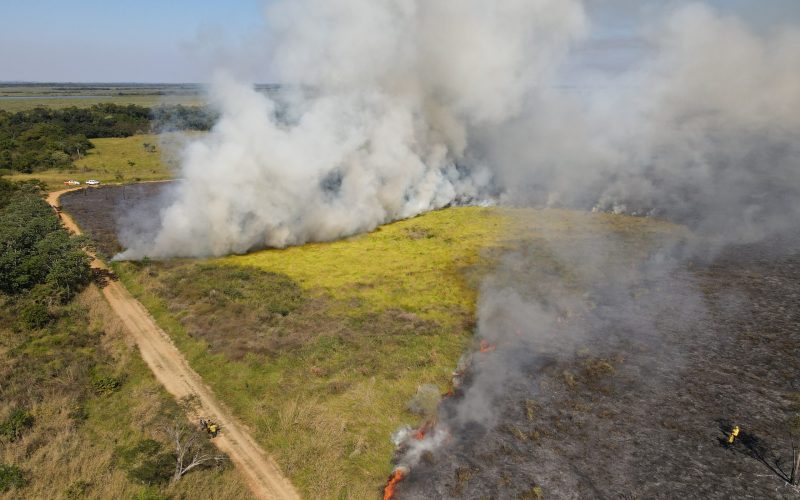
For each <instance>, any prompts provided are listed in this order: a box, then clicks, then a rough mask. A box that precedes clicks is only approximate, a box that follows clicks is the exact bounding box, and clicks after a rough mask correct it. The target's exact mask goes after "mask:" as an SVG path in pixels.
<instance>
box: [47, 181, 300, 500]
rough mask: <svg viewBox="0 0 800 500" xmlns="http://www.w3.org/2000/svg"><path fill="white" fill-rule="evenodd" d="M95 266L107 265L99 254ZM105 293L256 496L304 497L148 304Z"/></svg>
mask: <svg viewBox="0 0 800 500" xmlns="http://www.w3.org/2000/svg"><path fill="white" fill-rule="evenodd" d="M67 191H72V190H71V189H67V190H63V191H58V192H54V193H50V194H49V195H48V197H47V202H48V203H50V205H52V206H53V207H57V206H58V198H59V197H60V196H61V195H62V194H63V193H65V192H67ZM61 220H62V223H63V224H64V226H65V227H66V228H67V229H69V230H70V231H72V232H74V233H76V234H80V228H78V226H77V224H75V221H74V220H72V218H71V217H69V215H67V214H64V213H62V214H61ZM92 267H95V268H98V269H107V268H106V266H105V264H103V263H102V262H101V261H100V260H98V259H95V260H94V261H93V262H92ZM103 294H104V295H105V297H106V300H108V302H109V304H110V305H111V307H112V309H113V310H114V312H115V313H116V314H117V316H119V318H120V319H121V320H122V322H123V324H124V325H125V327H126V328H127V329H128V331H129V332H130V335H131V336H132V337H133V339H134V340H135V341H136V344H137V345H138V347H139V351H140V352H141V355H142V358H143V359H144V361H145V363H147V366H149V367H150V369H151V370H152V371H153V373H154V374H155V376H156V379H158V381H159V382H160V383H161V384H162V385H163V386H164V387H165V388H166V389H167V390H168V391H169V392H170V393H171V394H172V395H173V396H175V398H176V399H182V398H185V397H193V398H194V399H195V400H196V401H197V403H198V407H197V410H196V412H197V413H196V414H194V415H189V418H190V419H191V420H192V422H191V423H192V424H193V425H194V424H195V423H196V422H197V419H198V418H200V417H201V416H206V417H209V418H213V419H215V420H217V421H219V422H220V423H221V424H222V429H223V431H222V434H220V435H219V436H218V437H217V438H216V439H214V440H213V443H214V444H215V445H216V446H217V447H218V448H219V449H220V450H221V451H223V452H224V453H226V454H227V455H228V456H229V457H230V458H231V460H232V461H233V463H234V464H235V465H236V467H237V468H238V469H239V470H240V471H241V472H242V474H243V475H244V477H245V479H246V481H247V484H248V486H249V487H250V489H251V490H252V492H253V496H254V497H255V498H269V499H299V498H300V496H299V495H298V494H297V492H296V491H295V489H294V487H293V486H292V484H291V483H290V482H289V480H288V479H287V478H286V477H284V476H283V474H282V473H281V471H280V470H279V469H278V466H277V464H275V462H274V461H273V460H272V459H271V458H270V457H269V456H267V454H266V453H265V452H264V451H263V450H262V449H261V447H260V446H259V445H258V444H256V442H255V441H254V440H253V438H252V437H251V436H250V434H249V432H248V430H247V429H246V428H245V427H244V426H243V425H242V424H241V423H239V422H238V421H237V420H236V419H235V418H234V417H233V415H232V414H231V413H230V411H229V410H228V409H227V408H225V407H224V406H222V404H221V403H220V402H218V401H217V400H216V398H215V397H214V395H213V393H212V392H211V390H210V389H209V388H208V387H207V386H206V385H205V384H204V383H203V381H202V379H201V378H200V376H199V375H198V374H197V373H196V372H195V371H194V370H193V369H192V368H191V367H190V366H189V364H188V362H187V361H186V359H185V358H184V357H183V355H182V354H181V353H180V351H178V349H177V347H175V345H174V344H173V343H172V340H171V339H170V338H169V336H168V335H167V334H166V333H165V332H164V331H163V330H162V329H161V328H159V327H158V325H157V324H156V322H155V320H153V318H152V317H151V316H150V314H149V313H148V312H147V310H146V309H145V308H144V306H142V304H141V303H140V302H139V301H138V300H136V299H135V298H134V297H133V296H132V295H131V294H130V293H129V292H128V290H127V289H126V288H125V287H124V286H123V285H122V284H121V283H119V282H117V281H112V280H109V282H108V284H107V285H106V286H105V287H104V288H103Z"/></svg>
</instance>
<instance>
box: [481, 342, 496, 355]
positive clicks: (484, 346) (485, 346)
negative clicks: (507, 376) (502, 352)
mask: <svg viewBox="0 0 800 500" xmlns="http://www.w3.org/2000/svg"><path fill="white" fill-rule="evenodd" d="M495 349H497V346H496V345H494V344H490V343H489V342H487V341H486V340H481V352H492V351H494V350H495Z"/></svg>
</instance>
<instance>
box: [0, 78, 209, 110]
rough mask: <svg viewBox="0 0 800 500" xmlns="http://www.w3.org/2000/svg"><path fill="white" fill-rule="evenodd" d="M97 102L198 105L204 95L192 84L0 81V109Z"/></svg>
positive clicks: (203, 101) (67, 105)
mask: <svg viewBox="0 0 800 500" xmlns="http://www.w3.org/2000/svg"><path fill="white" fill-rule="evenodd" d="M100 103H113V104H137V105H139V106H146V107H152V106H157V105H159V104H183V105H186V106H200V105H203V104H204V103H205V97H204V92H203V90H202V89H201V88H200V87H199V86H196V85H135V84H129V85H126V84H120V85H106V84H28V85H17V84H0V109H2V110H6V111H11V112H15V111H22V110H26V109H31V108H34V107H36V106H47V107H52V108H66V107H70V106H77V107H89V106H92V105H94V104H100Z"/></svg>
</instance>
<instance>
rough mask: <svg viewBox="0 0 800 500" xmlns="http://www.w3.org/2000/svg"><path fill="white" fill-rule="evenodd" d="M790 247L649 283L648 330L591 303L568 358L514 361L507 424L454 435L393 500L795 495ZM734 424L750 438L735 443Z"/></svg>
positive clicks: (797, 304)
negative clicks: (517, 367)
mask: <svg viewBox="0 0 800 500" xmlns="http://www.w3.org/2000/svg"><path fill="white" fill-rule="evenodd" d="M785 247H786V245H785V242H780V244H779V245H778V244H776V242H770V244H762V245H751V246H734V247H730V248H728V249H726V250H725V251H724V252H723V253H722V255H720V256H719V257H718V258H716V259H714V260H713V261H712V262H710V263H706V264H703V265H691V264H686V265H682V266H681V267H680V268H676V269H675V270H674V271H672V272H671V273H670V277H669V280H668V283H665V282H660V281H659V280H655V281H652V282H650V283H647V285H646V289H640V290H639V291H638V292H637V293H641V294H642V295H643V296H644V297H646V296H648V295H649V296H650V297H651V299H652V298H655V300H646V302H645V304H646V305H645V307H646V308H649V309H650V311H649V313H648V314H640V313H639V312H636V311H634V310H629V311H628V312H627V313H625V316H626V317H627V318H629V317H631V315H633V316H637V315H638V316H640V317H643V316H647V317H648V318H652V319H653V321H652V322H650V321H643V322H639V324H638V325H637V324H636V323H635V322H634V323H631V322H629V321H627V320H624V319H623V318H620V317H619V312H620V311H619V310H620V308H622V309H624V307H627V306H623V305H622V304H619V303H616V304H615V303H605V304H603V303H600V304H596V306H597V307H596V308H595V309H594V310H593V311H594V312H593V316H594V318H595V319H594V320H593V321H591V322H587V324H586V325H585V327H586V328H588V329H589V330H590V334H589V335H587V336H586V340H585V342H583V345H582V347H581V348H580V349H577V350H574V351H573V352H572V354H569V355H565V356H563V357H559V356H556V357H552V356H551V357H547V356H540V355H537V353H536V352H533V351H531V352H527V353H517V355H518V356H527V360H526V362H525V363H524V364H523V366H524V367H525V369H524V370H523V373H522V374H521V376H519V377H515V378H513V379H512V380H510V382H509V384H508V385H506V386H504V387H503V388H502V394H501V395H500V397H499V401H500V404H501V406H502V410H501V412H500V414H501V417H500V419H499V422H497V424H496V425H492V426H490V427H489V428H487V427H485V426H480V425H472V426H469V425H467V426H465V427H460V428H457V429H451V432H452V434H453V439H452V441H451V442H450V444H449V445H448V446H445V447H442V448H441V449H439V450H438V451H436V452H434V453H430V454H428V455H426V456H424V457H423V460H422V462H421V463H420V464H419V465H418V466H417V467H415V468H414V469H413V470H412V472H411V474H410V475H409V477H408V478H407V479H406V480H405V481H404V482H402V483H401V484H400V487H399V489H398V494H397V496H398V498H476V499H477V498H541V497H549V498H658V497H662V498H663V497H670V498H775V497H778V498H782V497H787V498H788V497H794V496H795V495H797V491H796V490H794V489H791V488H790V487H788V486H787V485H786V484H785V481H783V480H782V479H781V478H780V477H779V474H778V473H776V472H779V469H778V466H780V467H782V468H783V470H785V471H788V470H789V469H790V468H791V466H790V463H789V462H790V461H791V450H792V448H791V441H792V436H793V435H794V438H795V441H797V435H798V431H800V425H798V424H799V423H800V420H798V418H799V417H798V416H799V415H800V413H799V412H800V384H799V383H798V379H797V374H798V369H800V254H798V253H796V252H788V253H787V252H785V251H784V252H777V251H775V249H776V248H785ZM794 248H797V247H796V246H795V247H794ZM687 291H689V292H688V294H689V295H692V294H694V293H696V294H697V295H696V296H697V297H699V298H700V302H697V301H695V300H694V299H688V300H687V298H686V295H687ZM600 296H602V295H600ZM607 296H608V295H607ZM612 302H613V301H612ZM635 302H636V301H634V303H635ZM604 307H609V309H608V310H607V311H605V312H604V311H602V309H603V308H604ZM615 310H617V312H614V311H615ZM629 313H630V314H629ZM501 347H502V346H498V350H499V349H501ZM488 355H492V354H488ZM479 362H480V360H478V363H479ZM458 404H459V400H458V396H456V397H455V398H452V399H450V400H445V402H444V403H443V405H442V408H441V413H442V414H443V415H445V416H446V415H448V414H449V413H452V412H453V411H454V408H455V407H457V406H458ZM734 424H736V425H739V426H741V428H742V430H743V433H745V434H746V438H747V439H746V440H740V441H739V442H738V444H737V445H735V446H734V447H726V446H724V445H723V444H722V440H724V438H725V436H726V432H728V431H730V429H731V426H732V425H734ZM770 467H772V469H775V470H772V469H770Z"/></svg>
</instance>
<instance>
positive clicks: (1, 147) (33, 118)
mask: <svg viewBox="0 0 800 500" xmlns="http://www.w3.org/2000/svg"><path fill="white" fill-rule="evenodd" d="M215 120H216V116H215V115H214V113H212V112H210V111H209V110H207V109H205V108H200V107H192V106H180V105H178V106H159V107H155V108H145V107H141V106H136V105H133V104H131V105H126V106H121V105H117V104H97V105H95V106H92V107H89V108H77V107H71V108H65V109H48V108H43V107H40V108H35V109H31V110H27V111H20V112H17V113H9V112H7V111H2V110H0V170H11V171H15V172H23V173H32V172H37V171H41V170H46V169H51V168H66V167H69V166H70V165H71V164H72V161H73V160H75V159H77V158H80V157H81V156H83V155H84V154H86V152H87V151H88V150H89V149H91V148H92V143H91V142H89V139H95V138H99V137H129V136H131V135H134V134H142V133H148V132H163V131H167V130H208V129H210V128H211V126H212V125H213V123H214V121H215Z"/></svg>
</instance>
